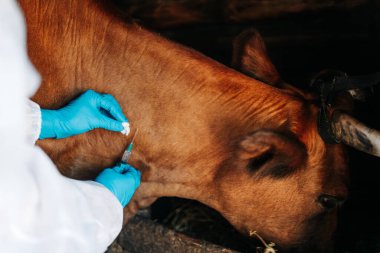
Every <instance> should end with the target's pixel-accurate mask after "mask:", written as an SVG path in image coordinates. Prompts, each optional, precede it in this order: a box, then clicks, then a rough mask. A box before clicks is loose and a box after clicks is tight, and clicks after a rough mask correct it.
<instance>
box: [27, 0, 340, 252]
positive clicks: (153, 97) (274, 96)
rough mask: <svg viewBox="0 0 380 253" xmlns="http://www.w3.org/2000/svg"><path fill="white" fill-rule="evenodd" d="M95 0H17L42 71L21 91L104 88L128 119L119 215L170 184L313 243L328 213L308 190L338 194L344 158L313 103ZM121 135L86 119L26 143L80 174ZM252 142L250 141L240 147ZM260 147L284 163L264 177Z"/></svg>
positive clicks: (50, 94) (246, 226)
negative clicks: (135, 180)
mask: <svg viewBox="0 0 380 253" xmlns="http://www.w3.org/2000/svg"><path fill="white" fill-rule="evenodd" d="M105 2H106V1H104V2H103V1H95V0H65V1H62V0H51V1H48V2H46V1H42V0H22V1H20V3H21V6H22V7H23V9H24V11H25V15H26V20H27V25H28V47H29V54H30V57H31V59H32V61H33V63H34V64H35V65H36V67H37V68H38V70H39V71H40V73H41V74H42V77H43V83H42V86H41V88H40V89H39V91H38V92H37V94H36V95H35V96H34V97H33V99H34V100H35V101H37V102H38V103H39V104H40V105H41V106H42V107H44V108H59V107H61V106H63V105H64V104H65V103H67V102H68V101H70V100H71V99H73V98H74V97H75V96H77V95H79V94H80V93H82V92H83V91H85V90H87V89H94V90H96V91H98V92H105V93H111V94H113V95H114V96H115V97H116V98H117V100H118V101H119V102H120V103H121V105H122V107H123V109H124V112H125V114H126V116H127V117H128V119H130V122H131V124H132V130H133V131H135V129H136V128H138V129H139V134H138V136H137V138H136V141H135V148H134V151H133V153H132V156H131V161H130V162H131V164H132V165H133V166H135V167H137V168H139V169H140V170H141V171H142V178H143V182H142V184H141V186H140V188H139V189H138V191H137V192H136V194H135V196H134V198H133V200H132V201H131V203H130V204H129V205H128V207H127V208H126V213H125V214H126V215H125V217H126V219H128V217H130V216H131V215H133V214H134V213H135V212H136V211H137V209H138V208H139V207H142V206H146V205H149V204H150V203H152V202H153V201H154V200H155V199H156V198H158V197H161V196H177V197H183V198H189V199H196V200H198V201H201V202H203V203H205V204H207V205H209V206H211V207H213V208H214V209H216V210H218V211H219V212H220V213H221V214H222V215H224V217H226V218H227V219H228V220H229V221H230V222H231V223H232V224H233V225H234V226H235V227H236V228H237V229H238V230H240V231H241V232H242V233H244V234H246V235H247V234H249V231H250V230H256V231H258V233H259V234H260V235H262V236H264V237H265V238H266V239H267V240H271V241H274V242H276V243H278V244H279V245H280V246H283V247H292V246H295V245H298V244H303V243H308V242H310V240H314V241H317V240H318V241H317V242H318V244H320V245H322V246H323V245H325V244H326V243H327V241H328V240H329V239H330V237H331V234H332V232H333V230H334V226H335V225H334V224H335V219H336V214H335V210H333V211H331V212H327V211H325V210H324V209H323V208H321V206H320V205H319V204H318V203H317V202H316V199H317V198H318V196H319V195H320V194H322V193H326V194H331V195H339V196H342V197H345V196H346V185H345V183H346V165H345V158H344V155H343V151H342V147H341V146H338V145H337V146H328V145H325V144H324V143H323V142H322V140H321V139H320V137H319V135H318V132H317V129H316V125H315V122H316V111H317V108H315V107H314V106H312V105H310V104H308V103H307V102H306V100H304V99H300V98H299V97H298V96H294V95H292V94H290V93H287V92H284V91H282V90H280V89H277V88H274V87H271V86H268V85H266V84H264V83H262V82H260V81H257V80H254V79H251V78H249V77H247V76H245V75H242V74H240V73H238V72H236V71H234V70H232V69H229V68H227V67H225V66H223V65H221V64H219V63H217V62H215V61H213V60H211V59H209V58H207V57H205V56H203V55H201V54H199V53H197V52H195V51H193V50H191V49H188V48H185V47H183V46H180V45H178V44H175V43H173V42H170V41H167V40H165V39H163V38H161V37H159V36H158V35H156V34H153V33H151V32H148V31H146V30H144V29H142V28H141V27H139V26H138V25H136V24H133V23H125V22H123V21H122V20H121V19H120V18H119V17H118V15H117V13H116V12H114V11H111V9H112V8H111V7H109V6H106V5H105ZM267 65H270V64H267ZM259 67H260V66H259ZM264 129H265V131H264ZM264 132H265V133H270V134H269V135H266V136H267V138H264V139H257V138H255V137H257V136H259V137H260V138H262V136H263V134H261V133H264ZM252 133H254V134H252ZM264 135H265V134H264ZM129 140H130V137H128V138H127V137H124V136H123V135H121V134H119V133H111V132H107V131H104V130H99V129H98V130H94V131H91V132H89V133H86V134H83V135H80V136H75V137H71V138H68V139H62V140H44V141H40V142H38V145H40V146H41V147H42V148H43V149H44V150H45V152H47V154H48V155H49V156H50V157H51V158H52V159H53V161H54V162H55V164H56V165H57V166H58V168H59V170H60V171H61V172H62V173H63V174H64V175H67V176H70V177H73V178H79V179H89V178H93V177H94V176H95V175H96V174H97V173H99V172H100V171H101V170H102V169H103V168H105V167H109V166H112V165H114V164H115V162H117V161H118V160H119V159H120V157H121V154H122V152H123V150H124V149H125V147H126V145H127V144H128V141H129ZM264 140H265V141H264ZM255 143H260V145H261V146H262V148H263V150H262V151H261V153H257V152H252V148H253V149H254V146H257V145H256V144H255ZM247 148H248V149H247ZM287 149H289V151H290V150H292V152H289V151H288V153H287V151H286V150H287ZM247 150H248V152H247ZM265 150H266V151H265ZM268 152H272V153H273V154H272V155H273V160H269V161H268V162H269V163H272V164H273V165H277V164H278V163H281V165H282V166H288V167H290V168H293V167H294V170H295V171H294V173H291V174H289V175H288V176H285V177H281V178H274V177H272V176H270V175H271V173H269V174H268V173H267V174H266V173H265V172H266V170H267V169H272V170H273V166H272V165H268V163H265V164H264V165H263V167H260V168H257V170H258V171H251V170H249V168H248V164H249V162H250V161H251V160H252V159H255V158H257V157H258V156H260V155H261V154H267V153H268ZM297 152H300V153H297ZM243 153H244V155H243V157H242V154H243ZM278 155H280V156H278ZM281 157H282V158H281ZM292 157H297V159H291V158H292ZM276 161H278V162H276ZM256 173H261V174H262V175H264V176H256V175H258V174H256ZM316 217H317V218H316ZM317 228H318V233H312V231H316V229H317ZM311 235H313V236H314V235H315V237H312V238H311Z"/></svg>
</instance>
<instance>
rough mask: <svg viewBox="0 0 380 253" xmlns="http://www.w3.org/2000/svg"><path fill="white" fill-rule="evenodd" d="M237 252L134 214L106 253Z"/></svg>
mask: <svg viewBox="0 0 380 253" xmlns="http://www.w3.org/2000/svg"><path fill="white" fill-rule="evenodd" d="M140 252H144V253H166V252H167V253H170V252H173V253H174V252H194V253H196V252H199V253H200V252H202V253H219V252H224V253H237V252H236V251H233V250H230V249H226V248H222V247H220V246H217V245H214V244H212V243H209V242H206V241H200V240H196V239H193V238H190V237H188V236H186V235H183V234H180V233H177V232H175V231H173V230H170V229H168V228H165V227H164V226H162V225H160V224H158V223H155V222H154V221H151V220H148V219H145V218H141V217H139V216H135V217H134V218H133V219H132V220H131V221H130V222H128V224H127V225H126V226H125V228H124V229H123V230H122V232H121V234H120V235H119V237H118V239H117V240H116V242H114V244H112V246H111V247H110V248H109V249H108V251H107V253H140Z"/></svg>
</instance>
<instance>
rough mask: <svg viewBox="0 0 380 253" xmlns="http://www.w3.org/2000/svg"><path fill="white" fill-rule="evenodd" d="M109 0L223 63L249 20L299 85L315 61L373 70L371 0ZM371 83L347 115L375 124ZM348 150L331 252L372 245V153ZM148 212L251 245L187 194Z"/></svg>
mask: <svg viewBox="0 0 380 253" xmlns="http://www.w3.org/2000/svg"><path fill="white" fill-rule="evenodd" d="M114 1H116V3H117V4H118V6H119V7H120V8H121V9H122V10H123V12H125V14H126V15H128V16H132V17H133V18H134V19H135V20H136V21H137V22H139V23H141V24H143V25H144V26H146V27H148V28H150V29H151V30H153V31H156V32H159V33H160V34H162V35H163V36H165V37H167V38H170V39H172V40H174V41H178V42H179V43H182V44H185V45H188V46H190V47H192V48H195V49H196V50H198V51H201V52H202V53H204V54H206V55H208V56H210V57H211V58H214V59H216V60H218V61H220V62H222V63H224V64H226V65H229V64H230V62H231V54H232V40H233V38H234V37H235V36H236V35H237V34H239V33H240V32H241V31H243V30H245V29H247V28H252V27H254V28H256V29H257V30H259V31H260V33H261V34H262V36H263V38H264V40H265V41H266V43H267V49H268V53H269V55H270V57H271V59H272V60H273V62H274V64H275V66H276V67H277V69H278V70H279V72H280V74H281V75H282V77H283V79H284V80H285V81H287V82H288V83H291V84H293V85H295V86H297V87H301V88H303V89H309V87H308V85H309V82H310V79H311V78H312V76H313V75H315V74H316V73H318V72H319V71H321V70H323V69H337V70H342V71H345V72H347V73H349V74H352V75H356V74H369V73H373V72H379V71H380V1H377V0H348V1H331V0H325V1H321V0H314V1H312V0H293V1H290V0H278V1H275V0H263V1H254V0H251V1H250V0H241V1H233V0H224V1H216V0H192V1H191V0H183V1H174V0H166V1H164V0H114ZM379 87H380V86H379ZM379 87H376V88H374V89H373V90H371V93H372V96H371V97H369V98H368V99H367V101H366V102H365V103H362V102H357V103H356V104H355V106H356V107H355V108H356V109H355V116H356V117H357V118H359V119H360V120H361V121H363V122H365V123H366V124H367V125H370V126H372V127H375V128H377V129H380V117H379V116H380V114H379V112H378V109H379V108H380V107H379V105H380V92H379ZM349 158H350V172H351V185H350V197H349V199H348V201H347V202H346V203H345V204H344V206H343V208H342V209H341V210H340V212H339V224H338V230H337V233H336V238H335V241H336V247H335V248H336V252H380V217H379V216H380V180H379V179H380V177H379V176H380V158H376V157H371V156H369V155H366V154H363V153H360V152H357V151H355V150H351V149H349ZM152 215H153V218H155V219H157V220H159V221H161V222H163V223H164V224H166V225H167V226H169V227H171V228H174V229H176V230H178V231H181V232H184V233H187V234H189V235H192V236H195V237H198V238H203V239H208V240H210V241H213V242H216V243H219V244H222V245H225V246H228V247H232V248H234V249H238V250H240V251H245V252H249V251H250V252H254V251H253V250H254V249H255V248H254V246H252V245H250V242H249V241H247V240H246V239H244V238H240V237H239V236H238V235H237V233H236V232H234V231H233V229H232V228H231V227H229V225H228V224H226V222H225V221H224V220H223V219H222V218H221V217H219V215H218V214H215V213H214V212H212V211H211V210H209V209H208V208H206V207H204V206H202V205H200V204H198V203H195V202H193V201H188V200H178V199H173V198H171V199H162V200H160V201H158V202H157V203H156V204H154V205H153V208H152Z"/></svg>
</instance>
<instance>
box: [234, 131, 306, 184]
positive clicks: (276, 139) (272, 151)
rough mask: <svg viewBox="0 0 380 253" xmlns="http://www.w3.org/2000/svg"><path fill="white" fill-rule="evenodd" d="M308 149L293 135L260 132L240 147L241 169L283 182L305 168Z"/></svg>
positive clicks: (239, 160)
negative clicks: (279, 179) (303, 165)
mask: <svg viewBox="0 0 380 253" xmlns="http://www.w3.org/2000/svg"><path fill="white" fill-rule="evenodd" d="M306 157H307V155H306V148H305V145H304V144H303V143H302V142H300V141H299V140H298V139H297V138H296V137H295V136H293V135H286V134H282V133H278V132H274V131H270V130H261V131H257V132H255V133H253V134H251V135H249V136H246V137H245V138H244V139H243V140H242V141H241V142H240V143H239V151H238V162H239V164H240V166H239V167H244V169H246V170H248V172H249V173H252V174H254V175H257V176H260V177H261V176H270V177H273V178H282V177H286V176H289V175H291V174H292V173H294V172H295V171H296V170H297V169H299V168H301V167H302V164H303V163H304V162H305V160H306Z"/></svg>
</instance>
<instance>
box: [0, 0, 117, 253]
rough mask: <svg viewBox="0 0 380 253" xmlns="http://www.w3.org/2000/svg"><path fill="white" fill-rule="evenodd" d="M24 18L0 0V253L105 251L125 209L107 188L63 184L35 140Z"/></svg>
mask: <svg viewBox="0 0 380 253" xmlns="http://www.w3.org/2000/svg"><path fill="white" fill-rule="evenodd" d="M24 22H25V21H24V19H23V16H22V14H21V12H20V10H19V8H18V6H17V2H16V1H15V0H0V162H1V165H0V200H1V202H0V252H7V253H8V252H22V253H24V252H38V253H43V252H49V253H51V252H65V253H67V252H70V253H72V252H80V253H84V252H104V251H105V250H106V249H107V246H108V245H109V244H110V243H111V242H112V241H113V240H114V239H115V237H116V236H117V234H118V233H119V232H120V230H121V227H122V218H123V214H122V206H121V204H120V203H119V201H118V200H117V199H116V197H115V196H114V195H113V194H112V193H111V192H110V191H109V190H108V189H106V188H105V187H103V186H102V185H100V184H98V183H95V182H92V181H77V180H73V179H69V178H66V177H63V176H62V175H61V174H60V173H59V172H58V170H57V169H56V167H55V166H54V164H53V163H52V161H51V160H50V159H49V158H48V156H47V155H46V154H45V153H44V152H43V151H42V150H41V149H40V148H38V147H37V146H34V141H35V140H36V139H37V137H38V136H39V131H40V125H41V115H40V110H39V107H38V105H36V104H34V103H32V102H30V101H28V97H29V96H31V95H32V94H33V93H34V92H35V91H36V89H37V88H38V85H39V81H40V77H39V75H38V73H37V72H36V70H35V69H34V67H33V66H32V64H31V63H30V61H29V60H28V57H27V51H26V31H25V24H24Z"/></svg>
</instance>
